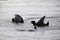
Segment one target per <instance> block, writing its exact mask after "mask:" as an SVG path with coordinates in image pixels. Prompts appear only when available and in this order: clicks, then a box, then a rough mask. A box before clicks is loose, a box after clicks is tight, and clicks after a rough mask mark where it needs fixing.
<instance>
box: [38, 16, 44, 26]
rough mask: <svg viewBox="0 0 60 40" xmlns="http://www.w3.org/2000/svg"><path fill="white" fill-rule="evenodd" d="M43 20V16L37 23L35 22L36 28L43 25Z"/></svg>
mask: <svg viewBox="0 0 60 40" xmlns="http://www.w3.org/2000/svg"><path fill="white" fill-rule="evenodd" d="M44 19H45V16H43V17H42V18H41V19H40V20H39V21H38V22H37V25H38V26H42V25H43V24H44Z"/></svg>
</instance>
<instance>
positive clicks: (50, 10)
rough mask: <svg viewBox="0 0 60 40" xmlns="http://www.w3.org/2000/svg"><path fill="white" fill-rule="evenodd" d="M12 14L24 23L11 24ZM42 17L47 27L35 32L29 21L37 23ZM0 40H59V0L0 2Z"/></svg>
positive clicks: (11, 0)
mask: <svg viewBox="0 0 60 40" xmlns="http://www.w3.org/2000/svg"><path fill="white" fill-rule="evenodd" d="M14 14H19V15H21V16H22V17H23V19H24V21H25V23H24V24H21V23H19V24H15V23H12V22H11V19H12V18H13V17H14ZM44 15H46V16H47V18H46V19H45V21H44V23H47V21H49V23H50V24H49V26H46V27H43V28H38V29H37V30H35V29H34V28H33V25H32V24H31V20H35V21H36V22H37V21H38V20H39V19H40V18H41V17H42V16H44ZM30 30H33V31H30ZM0 40H60V0H17V1H16V0H6V1H0Z"/></svg>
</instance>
